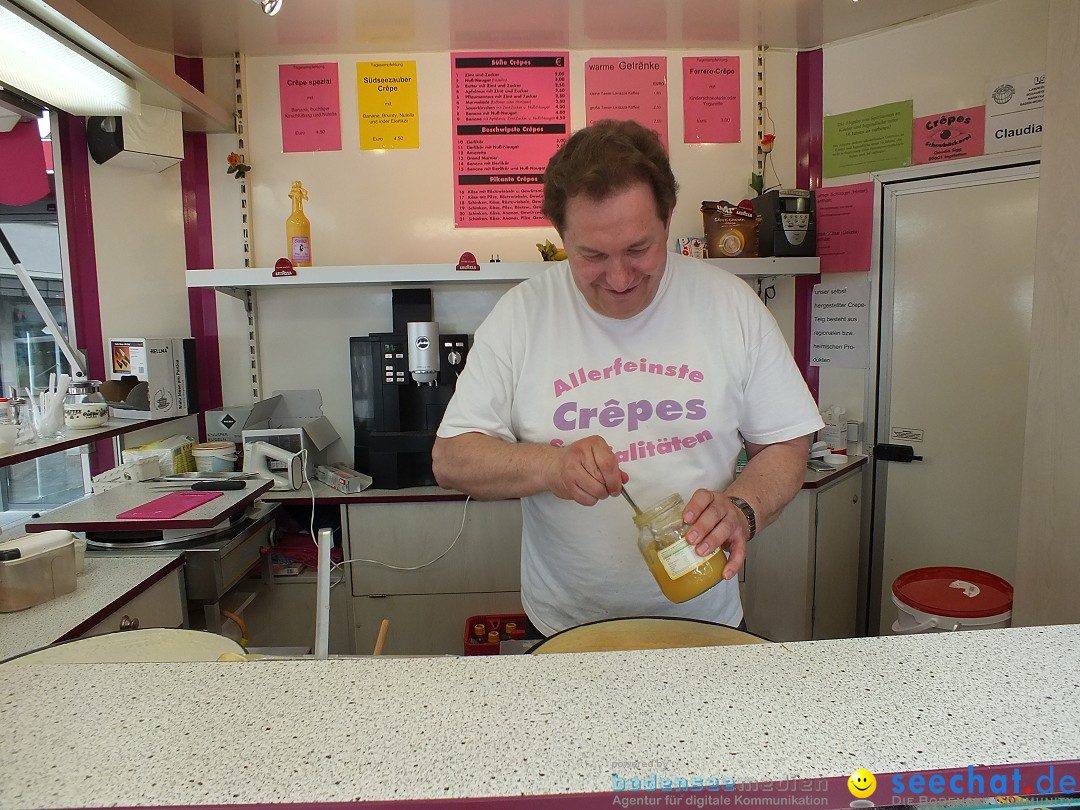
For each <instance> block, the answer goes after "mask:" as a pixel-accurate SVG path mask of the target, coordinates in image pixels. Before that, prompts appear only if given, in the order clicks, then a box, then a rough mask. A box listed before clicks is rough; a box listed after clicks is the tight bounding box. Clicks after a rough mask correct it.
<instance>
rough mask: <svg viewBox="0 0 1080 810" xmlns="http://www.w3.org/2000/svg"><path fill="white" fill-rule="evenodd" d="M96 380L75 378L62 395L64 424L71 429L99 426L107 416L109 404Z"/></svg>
mask: <svg viewBox="0 0 1080 810" xmlns="http://www.w3.org/2000/svg"><path fill="white" fill-rule="evenodd" d="M100 386H101V383H100V382H99V381H98V380H76V381H75V382H72V383H71V385H69V386H68V389H67V396H65V397H64V424H65V425H66V426H67V427H68V428H70V429H72V430H86V429H88V428H95V427H101V426H102V425H103V424H105V422H106V421H107V420H108V418H109V404H108V403H107V402H106V401H105V397H104V396H102V395H101V393H100V392H99V391H98V388H99V387H100Z"/></svg>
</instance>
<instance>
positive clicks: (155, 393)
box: [109, 338, 199, 419]
mask: <svg viewBox="0 0 1080 810" xmlns="http://www.w3.org/2000/svg"><path fill="white" fill-rule="evenodd" d="M131 378H135V379H136V380H138V381H139V382H141V383H145V388H144V387H143V386H142V385H136V386H135V387H134V388H133V389H132V390H131V391H130V392H129V393H128V394H127V398H126V399H125V404H127V405H129V406H131V407H125V408H121V407H112V408H110V409H109V410H110V415H111V416H113V417H116V418H120V419H163V418H166V417H170V416H183V415H184V414H188V413H194V412H197V411H198V409H199V403H198V390H199V389H198V381H197V379H196V374H195V340H194V339H193V338H113V339H111V340H110V341H109V380H116V381H128V382H130V381H131ZM144 405H145V407H144Z"/></svg>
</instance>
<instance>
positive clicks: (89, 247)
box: [56, 112, 116, 475]
mask: <svg viewBox="0 0 1080 810" xmlns="http://www.w3.org/2000/svg"><path fill="white" fill-rule="evenodd" d="M56 129H57V137H58V138H59V139H60V172H61V174H60V176H61V178H62V179H63V186H64V212H65V220H66V221H65V222H64V227H65V228H66V231H67V242H68V260H69V262H70V275H71V288H70V289H69V290H68V291H67V294H68V296H69V297H70V300H71V308H72V311H73V315H74V321H75V337H76V339H75V341H74V342H75V344H76V346H77V347H78V348H79V349H81V350H82V351H83V352H85V354H86V370H87V373H88V374H89V375H90V379H93V380H104V379H107V378H106V375H105V347H104V345H103V338H102V329H101V307H100V305H99V296H98V276H97V250H96V248H95V245H94V210H93V206H92V205H91V199H90V153H89V152H87V150H86V119H85V118H83V117H81V116H77V115H68V114H67V113H63V112H58V113H57V114H56ZM91 450H92V451H91V453H90V473H91V474H92V475H97V474H98V473H100V472H104V471H105V470H108V469H111V468H112V467H114V466H115V464H116V456H115V454H114V453H113V446H112V442H111V441H100V442H96V443H95V444H94V445H93V447H92V448H91Z"/></svg>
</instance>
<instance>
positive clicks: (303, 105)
mask: <svg viewBox="0 0 1080 810" xmlns="http://www.w3.org/2000/svg"><path fill="white" fill-rule="evenodd" d="M278 94H279V97H280V99H281V150H282V151H283V152H340V151H341V101H340V99H339V96H338V66H337V62H313V63H309V64H301V65H278Z"/></svg>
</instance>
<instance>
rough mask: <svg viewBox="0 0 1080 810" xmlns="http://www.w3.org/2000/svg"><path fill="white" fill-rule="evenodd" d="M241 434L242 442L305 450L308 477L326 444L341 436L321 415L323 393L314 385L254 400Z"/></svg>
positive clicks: (313, 474)
mask: <svg viewBox="0 0 1080 810" xmlns="http://www.w3.org/2000/svg"><path fill="white" fill-rule="evenodd" d="M231 429H232V428H230V430H231ZM240 436H241V440H242V441H243V442H244V443H245V444H247V443H248V442H250V441H264V442H269V443H270V444H273V445H277V446H278V447H281V448H284V449H285V450H288V451H289V452H290V453H295V452H297V451H299V450H307V451H308V453H307V464H306V465H305V474H306V475H307V477H308V480H311V479H313V478H315V470H316V468H317V467H318V465H319V464H320V463H322V462H323V461H324V460H325V451H326V448H327V447H329V446H330V445H331V444H333V443H334V442H336V441H337V440H338V439H339V438H341V437H340V436H339V435H338V432H337V431H336V430H334V426H333V425H332V424H330V420H329V419H327V418H326V417H325V416H323V412H322V394H321V393H319V391H318V390H316V389H308V390H302V391H275V392H274V395H273V396H272V397H270V398H269V399H264V400H260V401H259V402H256V403H255V404H254V405H252V406H251V410H250V412H249V413H248V415H247V419H245V420H244V423H243V426H242V427H241V430H240ZM224 441H231V439H224Z"/></svg>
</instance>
